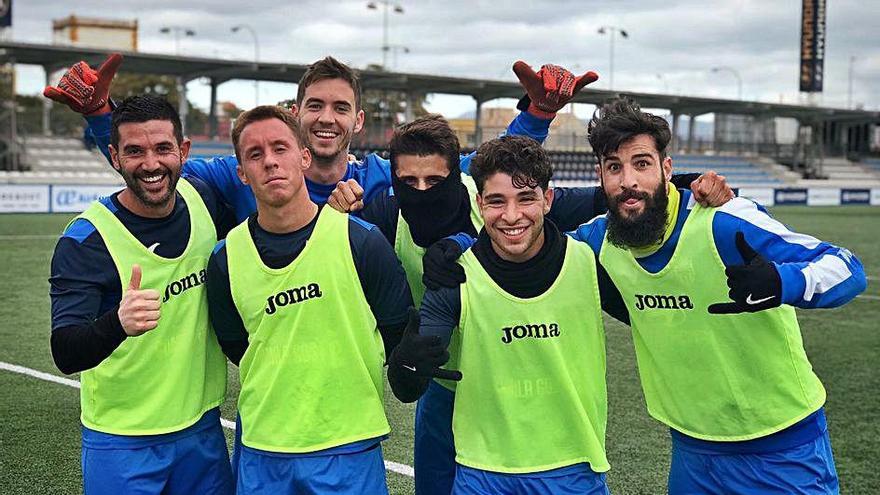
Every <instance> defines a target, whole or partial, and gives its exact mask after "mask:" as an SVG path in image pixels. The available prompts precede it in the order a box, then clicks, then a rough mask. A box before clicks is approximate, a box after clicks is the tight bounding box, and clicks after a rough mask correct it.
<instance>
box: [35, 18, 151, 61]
mask: <svg viewBox="0 0 880 495" xmlns="http://www.w3.org/2000/svg"><path fill="white" fill-rule="evenodd" d="M52 43H53V44H56V45H74V46H83V47H89V48H104V49H108V50H126V51H131V52H136V51H137V49H138V21H137V20H136V19H135V20H132V21H121V20H115V19H96V18H93V17H77V16H75V15H71V16H70V17H65V18H64V19H55V20H53V21H52Z"/></svg>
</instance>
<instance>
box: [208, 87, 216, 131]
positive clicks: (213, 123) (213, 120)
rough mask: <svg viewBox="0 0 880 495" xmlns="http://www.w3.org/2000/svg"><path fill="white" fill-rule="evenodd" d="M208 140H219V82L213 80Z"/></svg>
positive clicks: (209, 108)
mask: <svg viewBox="0 0 880 495" xmlns="http://www.w3.org/2000/svg"><path fill="white" fill-rule="evenodd" d="M208 138H210V139H212V140H215V139H217V80H216V79H214V78H213V77H212V78H211V106H209V107H208Z"/></svg>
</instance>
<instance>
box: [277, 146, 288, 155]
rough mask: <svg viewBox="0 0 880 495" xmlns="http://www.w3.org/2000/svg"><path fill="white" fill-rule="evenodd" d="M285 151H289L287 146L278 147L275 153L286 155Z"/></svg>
mask: <svg viewBox="0 0 880 495" xmlns="http://www.w3.org/2000/svg"><path fill="white" fill-rule="evenodd" d="M285 151H287V146H284V145H278V146H276V147H275V153H284V152H285Z"/></svg>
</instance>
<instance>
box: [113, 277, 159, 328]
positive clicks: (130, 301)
mask: <svg viewBox="0 0 880 495" xmlns="http://www.w3.org/2000/svg"><path fill="white" fill-rule="evenodd" d="M142 277H143V272H142V271H141V266H140V265H133V266H132V267H131V280H129V282H128V288H127V289H126V290H125V293H124V294H123V295H122V301H120V302H119V311H118V314H119V322H120V323H121V324H122V329H123V330H125V333H126V335H128V336H130V337H137V336H138V335H141V334H144V333H146V332H149V331H150V330H152V329H154V328H156V327H157V326H158V325H159V305H160V302H159V292H158V291H155V290H153V289H141V278H142Z"/></svg>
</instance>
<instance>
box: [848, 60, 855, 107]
mask: <svg viewBox="0 0 880 495" xmlns="http://www.w3.org/2000/svg"><path fill="white" fill-rule="evenodd" d="M855 63H856V56H855V55H850V56H849V77H848V81H847V83H848V84H847V90H846V108H848V109H851V108H852V99H853V98H852V95H853V66H854V65H855Z"/></svg>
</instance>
